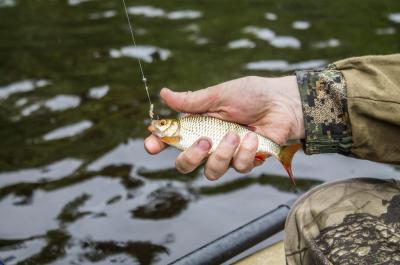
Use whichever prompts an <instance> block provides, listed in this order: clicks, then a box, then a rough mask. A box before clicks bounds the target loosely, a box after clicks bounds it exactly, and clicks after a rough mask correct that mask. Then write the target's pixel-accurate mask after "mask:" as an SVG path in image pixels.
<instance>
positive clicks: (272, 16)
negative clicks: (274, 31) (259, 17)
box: [264, 12, 278, 21]
mask: <svg viewBox="0 0 400 265" xmlns="http://www.w3.org/2000/svg"><path fill="white" fill-rule="evenodd" d="M264 16H265V18H266V19H268V20H271V21H274V20H277V19H278V16H277V15H276V14H274V13H271V12H267V13H265V15H264Z"/></svg>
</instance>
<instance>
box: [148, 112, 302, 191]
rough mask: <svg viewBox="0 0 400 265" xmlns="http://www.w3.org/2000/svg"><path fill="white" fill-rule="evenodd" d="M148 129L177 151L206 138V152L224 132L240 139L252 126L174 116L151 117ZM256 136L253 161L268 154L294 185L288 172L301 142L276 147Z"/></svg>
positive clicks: (217, 141)
mask: <svg viewBox="0 0 400 265" xmlns="http://www.w3.org/2000/svg"><path fill="white" fill-rule="evenodd" d="M148 130H149V131H150V132H151V133H152V134H153V135H155V136H157V137H158V138H159V139H160V140H161V141H162V142H164V143H166V144H168V145H170V146H173V147H175V148H177V149H179V150H181V151H185V150H187V149H188V148H189V147H190V146H192V145H193V144H194V143H195V142H196V141H197V140H198V139H199V138H201V137H207V138H209V139H210V140H211V142H212V147H211V149H210V152H209V153H210V154H211V153H212V152H214V151H215V149H216V148H217V146H218V144H219V143H220V142H221V140H222V139H223V137H224V136H225V135H226V134H227V133H236V134H238V135H239V137H240V139H241V140H243V138H244V137H245V135H246V134H247V133H249V132H251V131H253V129H252V128H251V127H249V126H244V125H240V124H237V123H234V122H229V121H224V120H221V119H218V118H214V117H210V116H204V115H188V116H184V117H181V118H178V119H159V120H152V122H151V124H150V125H149V127H148ZM256 135H257V138H258V147H257V152H256V155H255V157H254V159H255V160H260V161H265V160H266V159H267V158H268V157H269V156H273V157H275V158H276V159H277V160H278V161H280V162H281V164H282V166H283V167H284V169H285V170H286V172H287V174H288V176H289V178H290V180H291V182H292V184H293V185H296V183H295V180H294V176H293V172H292V166H291V164H292V159H293V156H294V154H295V153H296V152H297V150H299V149H300V148H301V147H302V145H301V144H291V145H287V146H280V145H278V144H277V143H275V142H274V141H272V140H270V139H268V138H267V137H264V136H262V135H261V134H259V133H256Z"/></svg>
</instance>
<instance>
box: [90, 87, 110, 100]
mask: <svg viewBox="0 0 400 265" xmlns="http://www.w3.org/2000/svg"><path fill="white" fill-rule="evenodd" d="M109 90H110V87H109V86H108V85H104V86H99V87H93V88H91V89H90V90H89V94H88V97H90V98H93V99H100V98H102V97H104V96H105V95H107V93H108V91H109Z"/></svg>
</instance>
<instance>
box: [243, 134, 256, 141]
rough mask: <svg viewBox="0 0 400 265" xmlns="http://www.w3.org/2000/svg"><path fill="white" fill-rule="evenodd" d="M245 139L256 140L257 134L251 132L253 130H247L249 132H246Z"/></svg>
mask: <svg viewBox="0 0 400 265" xmlns="http://www.w3.org/2000/svg"><path fill="white" fill-rule="evenodd" d="M245 140H248V141H256V140H257V135H256V134H255V133H253V132H249V133H247V134H246V136H245Z"/></svg>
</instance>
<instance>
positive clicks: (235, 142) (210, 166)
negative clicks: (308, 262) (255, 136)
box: [204, 133, 240, 180]
mask: <svg viewBox="0 0 400 265" xmlns="http://www.w3.org/2000/svg"><path fill="white" fill-rule="evenodd" d="M239 143H240V138H239V136H238V135H237V134H232V133H228V134H227V135H225V137H224V139H223V140H222V141H221V142H220V144H219V145H218V147H217V149H216V150H215V152H213V153H212V154H211V155H210V157H209V159H208V160H207V163H206V166H205V169H204V174H205V175H206V177H207V178H208V179H209V180H217V179H218V178H220V177H221V176H222V175H223V174H224V173H225V172H226V171H227V170H228V168H229V164H230V162H231V160H232V157H233V155H234V153H235V151H236V148H237V147H238V146H239Z"/></svg>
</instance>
